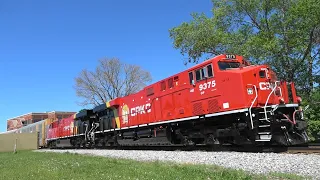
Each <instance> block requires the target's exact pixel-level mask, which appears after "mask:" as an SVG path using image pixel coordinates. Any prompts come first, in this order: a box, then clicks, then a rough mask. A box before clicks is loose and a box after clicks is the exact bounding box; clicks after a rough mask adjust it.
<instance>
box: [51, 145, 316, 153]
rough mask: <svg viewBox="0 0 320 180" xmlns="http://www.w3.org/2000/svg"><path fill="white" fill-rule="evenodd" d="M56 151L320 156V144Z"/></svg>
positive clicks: (140, 147)
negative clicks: (242, 153)
mask: <svg viewBox="0 0 320 180" xmlns="http://www.w3.org/2000/svg"><path fill="white" fill-rule="evenodd" d="M55 149H112V150H144V151H207V152H214V151H216V152H252V153H259V152H260V153H261V152H264V153H268V152H270V153H285V154H320V143H317V144H309V145H307V146H291V147H284V146H261V147H257V146H250V145H248V146H234V145H210V146H206V145H198V146H181V145H175V146H172V145H171V146H119V147H94V148H84V147H82V148H73V147H71V146H61V147H57V148H55Z"/></svg>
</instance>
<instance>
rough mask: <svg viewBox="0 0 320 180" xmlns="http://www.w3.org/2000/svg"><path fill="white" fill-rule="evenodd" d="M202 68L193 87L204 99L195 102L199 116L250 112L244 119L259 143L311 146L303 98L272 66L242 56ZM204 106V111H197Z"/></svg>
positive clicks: (217, 60)
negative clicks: (255, 63)
mask: <svg viewBox="0 0 320 180" xmlns="http://www.w3.org/2000/svg"><path fill="white" fill-rule="evenodd" d="M211 64H212V66H211ZM200 66H201V67H200V68H199V67H196V69H195V70H194V71H195V75H196V82H195V83H193V85H194V87H198V88H195V90H194V92H195V93H196V94H197V93H199V94H200V96H201V98H199V96H194V97H193V99H192V100H193V109H194V111H195V112H196V111H199V112H196V113H194V114H195V115H200V114H205V113H208V114H210V113H226V114H229V113H234V112H239V113H240V112H247V113H245V114H246V115H245V117H240V119H242V120H244V121H245V122H246V126H247V127H248V129H251V132H249V133H248V134H250V133H253V135H252V140H253V141H255V142H256V143H258V142H261V143H271V142H276V144H282V145H293V144H303V143H307V142H308V136H307V134H306V127H307V125H306V122H305V121H304V120H303V119H301V117H303V114H302V113H303V112H302V111H301V108H300V107H299V103H300V102H301V98H299V97H298V96H297V95H296V92H295V87H294V83H293V82H290V83H288V82H285V81H279V80H278V79H277V77H276V76H275V73H274V72H273V71H272V70H271V69H270V67H269V66H267V65H251V64H250V63H249V62H248V61H246V60H245V59H244V58H243V57H242V56H236V55H220V56H217V57H215V58H213V59H211V60H208V61H207V62H204V63H202V65H200ZM211 68H212V72H211ZM190 73H191V72H189V76H190ZM190 77H191V76H190ZM190 80H192V79H191V78H190ZM192 82H193V81H192ZM210 82H211V83H210ZM210 85H211V87H210ZM208 89H210V90H208ZM197 91H199V92H197ZM205 100H207V102H208V103H207V106H205V104H204V103H205ZM200 102H201V103H202V111H201V110H199V109H200V108H199V107H196V106H199V105H198V104H200ZM206 110H207V111H206ZM210 116H215V115H214V114H213V115H208V117H210ZM238 117H239V116H238ZM238 117H236V118H238ZM224 121H229V120H226V119H225V120H224Z"/></svg>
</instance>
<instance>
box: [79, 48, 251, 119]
mask: <svg viewBox="0 0 320 180" xmlns="http://www.w3.org/2000/svg"><path fill="white" fill-rule="evenodd" d="M231 59H235V60H237V61H243V60H245V59H244V58H243V56H240V55H228V54H220V55H218V56H214V57H212V58H209V59H207V60H205V61H203V62H201V63H199V64H196V65H194V66H192V67H190V68H188V69H185V70H183V71H180V72H178V73H175V74H173V75H171V76H168V77H166V78H163V79H161V80H158V81H156V82H154V83H152V84H150V85H148V86H145V87H144V88H143V89H141V90H140V91H138V92H136V93H132V94H129V95H127V96H123V97H117V98H124V97H128V96H132V95H135V94H138V93H140V92H141V91H144V90H146V89H148V88H150V87H152V86H154V85H156V84H158V83H160V82H162V81H164V80H167V79H170V78H173V77H175V76H179V75H180V74H182V73H184V72H187V71H190V70H194V69H198V68H200V67H202V66H203V65H205V64H207V63H208V62H218V61H221V60H231ZM245 61H246V60H245ZM246 62H247V61H246ZM247 63H248V62H247ZM248 64H249V63H248ZM253 66H255V65H250V64H249V66H246V67H245V68H247V67H253ZM234 69H235V70H237V71H233V72H239V73H240V71H238V70H239V69H240V68H234ZM242 70H244V69H243V68H242ZM248 70H249V69H248ZM241 72H243V71H241ZM117 98H115V99H117ZM115 99H112V100H110V101H114V100H115ZM110 101H109V102H110ZM101 107H103V109H105V108H106V103H103V104H101V105H98V106H96V107H94V109H95V110H94V111H97V110H98V109H99V110H101V109H100V108H101ZM77 114H79V113H77Z"/></svg>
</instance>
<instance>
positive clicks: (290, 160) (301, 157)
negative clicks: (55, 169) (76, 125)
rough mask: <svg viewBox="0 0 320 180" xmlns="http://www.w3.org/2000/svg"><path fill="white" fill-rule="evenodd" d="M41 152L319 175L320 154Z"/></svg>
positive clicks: (259, 172)
mask: <svg viewBox="0 0 320 180" xmlns="http://www.w3.org/2000/svg"><path fill="white" fill-rule="evenodd" d="M36 151H38V152H57V153H64V152H69V153H78V154H89V155H96V156H104V157H113V158H126V159H133V160H138V161H156V160H159V161H173V162H177V163H188V164H211V165H219V166H223V167H227V168H233V169H242V170H244V171H247V172H249V173H257V174H265V173H270V172H282V173H293V174H297V175H302V176H309V177H312V178H315V179H320V155H314V154H309V155H306V154H277V153H244V152H203V151H192V152H190V151H143V150H92V149H90V150H84V149H77V150H73V149H72V150H49V149H43V150H36Z"/></svg>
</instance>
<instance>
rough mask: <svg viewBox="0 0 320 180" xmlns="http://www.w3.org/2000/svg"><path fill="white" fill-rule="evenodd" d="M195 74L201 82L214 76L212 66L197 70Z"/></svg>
mask: <svg viewBox="0 0 320 180" xmlns="http://www.w3.org/2000/svg"><path fill="white" fill-rule="evenodd" d="M195 73H196V81H201V80H203V79H206V78H211V77H213V75H214V73H213V69H212V65H211V64H209V65H207V66H205V67H203V68H201V69H198V70H196V71H195Z"/></svg>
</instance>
